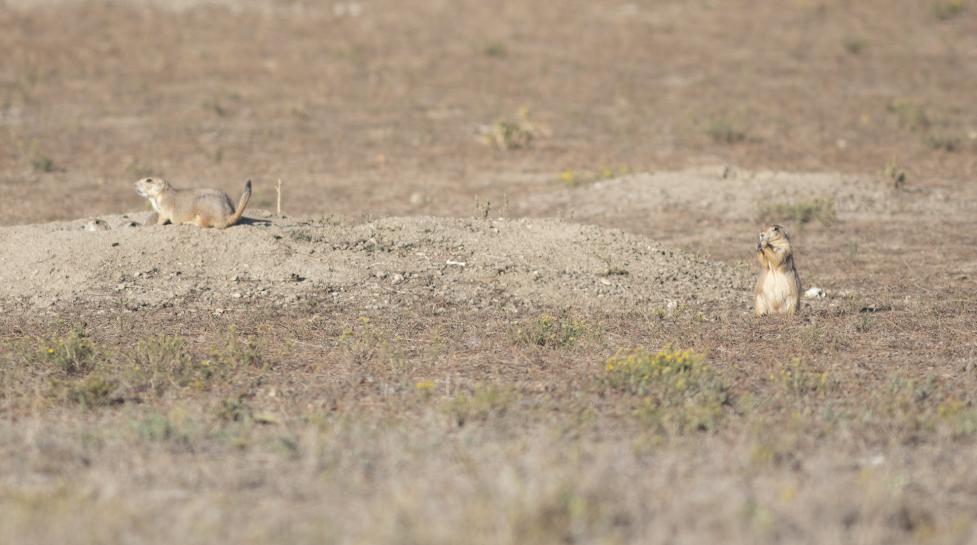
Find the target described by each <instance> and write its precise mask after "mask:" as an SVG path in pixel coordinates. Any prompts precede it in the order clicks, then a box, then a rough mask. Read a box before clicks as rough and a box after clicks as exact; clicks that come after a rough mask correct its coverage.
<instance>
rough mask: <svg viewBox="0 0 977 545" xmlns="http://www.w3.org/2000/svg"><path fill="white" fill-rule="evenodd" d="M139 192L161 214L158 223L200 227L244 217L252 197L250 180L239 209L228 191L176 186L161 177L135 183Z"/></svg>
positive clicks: (228, 223)
mask: <svg viewBox="0 0 977 545" xmlns="http://www.w3.org/2000/svg"><path fill="white" fill-rule="evenodd" d="M136 192H137V193H139V194H140V195H142V196H143V197H146V198H147V199H149V204H150V205H152V207H153V210H155V211H156V213H157V214H158V215H159V218H158V219H157V224H159V225H163V224H165V223H166V222H170V223H176V224H181V223H189V224H192V225H196V226H198V227H216V228H218V229H223V228H225V227H230V226H231V225H234V224H235V223H237V222H238V220H240V219H241V214H243V213H244V207H246V206H247V205H248V200H249V199H251V180H248V182H247V183H246V184H244V193H242V194H241V199H240V200H238V203H237V208H234V203H233V202H231V198H230V197H228V196H227V193H224V192H223V191H219V190H216V189H177V188H175V187H173V186H172V185H170V183H169V182H167V181H166V180H164V179H162V178H143V179H142V180H139V181H137V182H136Z"/></svg>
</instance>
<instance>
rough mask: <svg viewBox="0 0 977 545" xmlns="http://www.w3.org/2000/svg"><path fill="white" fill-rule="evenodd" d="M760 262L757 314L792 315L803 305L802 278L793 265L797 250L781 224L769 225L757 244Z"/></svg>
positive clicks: (756, 290) (756, 292)
mask: <svg viewBox="0 0 977 545" xmlns="http://www.w3.org/2000/svg"><path fill="white" fill-rule="evenodd" d="M756 256H757V260H758V261H759V262H760V269H761V270H760V278H758V279H757V282H756V289H755V290H754V298H755V302H756V315H757V316H765V315H767V314H786V315H788V316H793V315H794V313H795V312H797V309H798V308H799V307H800V306H801V279H800V277H799V276H798V275H797V269H796V268H795V267H794V252H793V249H792V248H791V247H790V238H789V237H788V236H787V232H786V231H784V228H783V227H781V226H779V225H767V226H765V227H764V228H763V230H762V231H760V236H759V237H758V239H757V244H756Z"/></svg>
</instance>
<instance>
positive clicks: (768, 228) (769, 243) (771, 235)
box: [756, 224, 790, 253]
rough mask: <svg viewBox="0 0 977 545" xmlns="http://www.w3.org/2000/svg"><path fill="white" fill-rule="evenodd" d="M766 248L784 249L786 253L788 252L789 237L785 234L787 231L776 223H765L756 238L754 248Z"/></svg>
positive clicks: (761, 249) (760, 249)
mask: <svg viewBox="0 0 977 545" xmlns="http://www.w3.org/2000/svg"><path fill="white" fill-rule="evenodd" d="M766 248H772V249H775V250H784V251H786V253H790V237H789V236H787V231H785V230H784V228H783V227H781V226H780V225H777V224H770V225H765V226H764V227H763V230H762V231H760V236H759V237H758V238H757V244H756V249H757V251H763V250H764V249H766Z"/></svg>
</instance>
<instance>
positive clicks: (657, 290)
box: [0, 214, 749, 312]
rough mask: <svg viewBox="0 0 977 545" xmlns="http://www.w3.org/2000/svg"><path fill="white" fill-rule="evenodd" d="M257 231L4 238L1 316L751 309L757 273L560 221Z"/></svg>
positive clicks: (121, 231)
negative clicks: (261, 308) (63, 310)
mask: <svg viewBox="0 0 977 545" xmlns="http://www.w3.org/2000/svg"><path fill="white" fill-rule="evenodd" d="M265 215H266V216H269V219H267V220H251V221H249V223H247V224H245V225H239V226H235V227H232V228H230V229H227V230H224V231H218V230H202V229H198V228H194V227H190V226H146V227H144V226H142V222H143V221H144V220H145V219H146V215H145V214H133V215H128V216H105V217H101V218H98V219H96V220H91V219H89V220H78V221H73V222H66V223H50V224H43V225H26V226H14V227H6V228H2V229H0V232H2V235H0V241H2V242H0V284H2V286H3V292H2V293H3V295H2V300H3V303H2V304H3V306H5V307H8V308H9V307H11V306H18V307H28V308H51V307H54V308H58V307H67V306H73V307H78V306H82V307H87V308H91V309H93V310H95V311H98V310H112V309H118V308H119V307H124V308H127V309H130V310H131V309H137V308H140V307H154V308H158V307H173V308H174V309H175V310H176V311H177V312H179V311H183V310H184V309H186V310H193V311H197V310H209V311H215V312H223V311H224V310H227V309H235V308H240V309H246V308H250V307H253V306H255V305H313V304H319V303H330V302H331V303H336V304H342V305H344V306H350V308H351V310H352V309H357V308H366V309H376V308H391V309H396V308H402V307H408V306H409V307H413V308H419V309H426V310H433V311H437V310H438V309H439V308H443V307H444V306H445V305H469V306H471V307H472V308H486V307H496V308H507V309H525V308H537V307H544V308H545V307H567V308H579V309H602V310H605V311H612V312H613V311H625V310H635V309H640V308H647V309H648V310H651V309H653V308H656V307H666V306H668V305H670V304H672V305H674V304H680V305H684V306H687V307H691V308H709V307H714V306H717V305H724V306H728V305H745V304H746V303H747V300H748V297H747V296H746V290H747V289H748V284H749V281H748V278H746V276H748V275H747V274H746V273H745V271H742V270H736V269H733V268H731V267H729V266H727V265H725V264H722V263H716V262H710V261H706V260H703V259H700V258H697V257H695V256H692V255H689V254H686V253H683V252H681V251H677V250H673V249H670V248H668V247H665V246H663V245H661V244H659V243H656V242H654V241H651V240H648V239H645V238H642V237H639V236H634V235H629V234H626V233H624V232H621V231H617V230H612V229H604V228H600V227H595V226H585V225H575V224H570V223H565V222H561V221H557V220H529V219H523V220H481V219H443V218H430V217H419V218H390V219H383V220H379V221H374V222H371V223H359V224H357V223H353V222H347V221H341V220H335V219H302V220H296V219H292V218H288V219H278V218H271V217H270V215H269V214H265Z"/></svg>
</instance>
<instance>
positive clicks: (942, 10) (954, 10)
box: [930, 0, 965, 21]
mask: <svg viewBox="0 0 977 545" xmlns="http://www.w3.org/2000/svg"><path fill="white" fill-rule="evenodd" d="M964 8H965V4H964V0H935V1H933V2H931V3H930V11H932V12H933V16H934V17H936V18H937V19H938V20H940V21H949V20H950V19H953V18H954V17H956V16H957V15H960V14H961V13H963V10H964Z"/></svg>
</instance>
